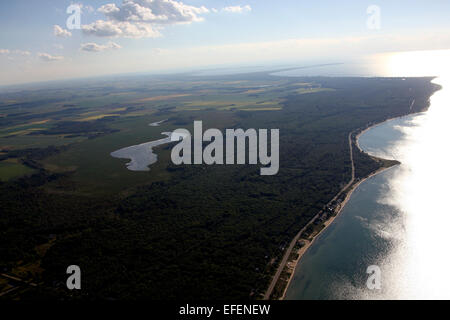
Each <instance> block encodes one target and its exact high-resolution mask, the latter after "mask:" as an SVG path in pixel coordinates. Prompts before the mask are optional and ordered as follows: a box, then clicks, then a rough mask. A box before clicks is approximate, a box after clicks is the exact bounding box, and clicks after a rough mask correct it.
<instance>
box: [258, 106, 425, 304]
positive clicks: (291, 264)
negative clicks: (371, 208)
mask: <svg viewBox="0 0 450 320" xmlns="http://www.w3.org/2000/svg"><path fill="white" fill-rule="evenodd" d="M420 112H423V111H420ZM420 112H413V113H410V114H407V115H402V116H398V117H392V118H389V119H386V120H384V121H382V122H379V123H374V124H372V125H369V126H368V127H367V128H365V129H359V130H360V131H359V132H358V133H357V134H356V135H355V146H356V147H357V148H358V149H359V150H360V151H362V152H364V151H363V150H362V149H361V147H360V146H359V142H358V141H359V137H360V136H361V135H362V134H363V133H365V132H366V131H368V130H370V129H372V128H375V127H377V126H379V125H382V124H385V123H386V122H388V121H392V120H395V119H400V118H402V117H404V116H408V115H413V114H417V113H420ZM352 134H354V132H351V133H350V134H349V139H350V137H351V135H352ZM350 141H352V140H351V139H350ZM352 145H353V142H352V144H351V145H350V147H351V146H352ZM369 155H370V154H369ZM370 156H371V157H373V158H377V159H380V160H388V159H381V158H378V157H376V156H373V155H370ZM351 159H352V162H353V154H352V153H351ZM399 164H400V163H398V164H396V165H392V166H389V167H381V168H379V169H378V170H376V171H375V172H372V173H371V174H370V175H368V176H367V177H365V178H363V179H361V180H359V181H357V182H355V181H351V182H350V183H349V184H348V185H346V186H345V187H344V188H343V189H342V190H341V191H340V192H339V193H338V194H337V195H336V197H335V198H337V197H338V196H339V195H341V194H342V193H343V192H346V191H347V194H346V196H345V199H344V200H343V201H342V203H341V204H340V205H339V209H338V210H337V212H336V214H334V215H333V216H331V217H330V218H328V219H327V220H326V221H324V222H323V225H324V227H323V228H322V229H321V230H320V231H319V232H317V233H316V234H314V235H312V238H311V239H310V240H306V239H301V235H302V234H303V232H304V230H305V229H306V227H307V226H308V225H310V224H311V223H313V222H314V221H315V220H316V219H317V217H318V215H319V214H317V215H316V216H314V218H313V219H311V221H310V222H309V223H308V224H307V225H306V226H305V227H304V228H302V229H301V230H300V231H299V233H298V234H297V235H296V236H295V237H294V239H293V240H295V242H296V244H298V242H299V241H300V240H304V242H306V243H305V244H304V245H303V246H302V247H301V248H300V249H298V250H297V252H296V254H297V255H298V256H297V258H296V259H295V260H287V261H286V263H285V265H284V266H283V269H282V271H281V273H283V271H285V269H286V268H287V270H288V273H289V279H288V281H287V282H286V284H285V285H284V287H283V294H282V295H281V296H280V297H278V298H277V299H276V300H284V299H285V297H286V292H287V289H288V288H289V285H290V283H291V282H292V279H293V277H294V274H295V271H296V270H297V268H298V265H299V263H300V261H301V258H302V257H303V256H304V255H305V253H306V252H307V251H308V250H309V248H310V247H311V246H312V245H313V243H314V242H315V240H316V239H317V238H318V237H319V236H320V235H321V234H322V232H323V231H324V230H326V229H327V228H328V226H330V225H331V224H332V223H333V222H334V220H335V219H336V218H337V217H339V216H340V213H341V212H342V210H343V209H344V207H345V206H346V204H347V202H348V201H349V200H350V198H351V195H352V194H353V192H354V191H355V190H356V189H357V188H358V187H359V185H360V184H361V183H362V182H364V181H366V180H367V179H369V178H372V177H373V176H375V175H377V174H380V173H382V172H384V171H386V170H388V169H391V168H393V167H395V166H397V165H399ZM348 188H350V189H348ZM347 189H348V190H347ZM293 249H294V248H291V249H290V250H289V249H288V250H289V252H287V253H286V254H288V256H289V257H290V256H291V255H292V254H293V253H294V251H293ZM281 273H280V276H281ZM280 276H279V278H278V280H277V282H276V283H278V281H280ZM271 294H273V292H272V293H271ZM265 299H269V300H270V299H271V298H270V297H267V293H266V296H265Z"/></svg>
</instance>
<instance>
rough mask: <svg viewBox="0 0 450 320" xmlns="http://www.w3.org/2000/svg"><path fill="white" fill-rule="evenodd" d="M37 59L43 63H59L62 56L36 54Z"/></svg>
mask: <svg viewBox="0 0 450 320" xmlns="http://www.w3.org/2000/svg"><path fill="white" fill-rule="evenodd" d="M38 57H39V58H40V59H41V60H42V61H45V62H52V61H60V60H63V59H64V57H63V56H52V55H51V54H48V53H38Z"/></svg>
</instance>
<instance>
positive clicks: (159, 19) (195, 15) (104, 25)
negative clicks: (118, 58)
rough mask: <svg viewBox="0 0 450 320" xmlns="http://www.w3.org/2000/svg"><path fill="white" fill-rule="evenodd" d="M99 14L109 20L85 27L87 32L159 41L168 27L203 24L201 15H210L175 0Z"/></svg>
mask: <svg viewBox="0 0 450 320" xmlns="http://www.w3.org/2000/svg"><path fill="white" fill-rule="evenodd" d="M97 11H98V12H100V13H102V14H104V16H105V20H97V21H95V22H93V23H91V24H89V25H85V26H83V27H82V29H83V32H84V33H85V34H88V35H95V36H98V37H111V38H114V37H125V38H156V37H159V36H161V34H160V32H159V30H161V29H162V28H163V26H165V25H175V24H189V23H192V22H200V21H203V17H201V15H202V14H206V13H209V12H210V11H209V9H207V8H206V7H204V6H201V7H195V6H191V5H186V4H184V3H182V2H180V1H175V0H124V1H123V3H122V5H121V6H117V5H116V4H114V3H108V4H105V5H103V6H101V7H100V8H99V9H98V10H97Z"/></svg>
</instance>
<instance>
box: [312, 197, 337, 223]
mask: <svg viewBox="0 0 450 320" xmlns="http://www.w3.org/2000/svg"><path fill="white" fill-rule="evenodd" d="M341 203H342V200H340V199H338V200H335V201H332V202H331V203H330V204H328V205H327V206H326V207H325V208H324V209H323V210H322V211H320V212H319V216H318V217H317V219H316V220H315V221H314V224H316V225H318V224H320V223H324V222H325V221H327V220H328V219H329V218H330V217H331V216H333V215H334V214H336V213H337V210H339V208H340V206H341Z"/></svg>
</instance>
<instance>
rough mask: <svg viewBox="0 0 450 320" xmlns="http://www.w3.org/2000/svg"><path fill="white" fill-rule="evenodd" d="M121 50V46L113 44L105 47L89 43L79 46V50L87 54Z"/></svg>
mask: <svg viewBox="0 0 450 320" xmlns="http://www.w3.org/2000/svg"><path fill="white" fill-rule="evenodd" d="M121 48H122V46H120V45H118V44H117V43H114V42H109V43H108V44H106V45H101V44H97V43H94V42H89V43H83V44H81V48H80V50H82V51H87V52H101V51H105V50H114V49H121Z"/></svg>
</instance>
